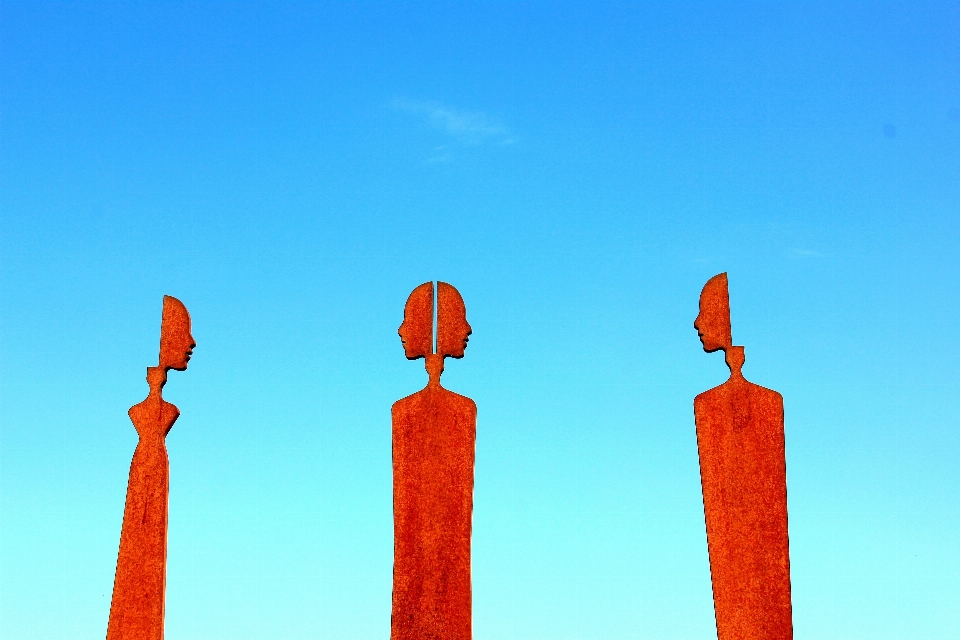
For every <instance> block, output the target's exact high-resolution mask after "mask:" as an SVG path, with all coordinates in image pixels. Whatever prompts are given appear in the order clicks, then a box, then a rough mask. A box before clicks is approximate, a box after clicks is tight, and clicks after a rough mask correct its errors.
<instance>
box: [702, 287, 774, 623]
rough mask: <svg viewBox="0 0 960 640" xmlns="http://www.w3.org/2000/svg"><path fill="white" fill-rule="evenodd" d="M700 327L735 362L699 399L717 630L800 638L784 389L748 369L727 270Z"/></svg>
mask: <svg viewBox="0 0 960 640" xmlns="http://www.w3.org/2000/svg"><path fill="white" fill-rule="evenodd" d="M693 326H694V328H696V330H697V332H698V333H699V334H700V340H701V341H702V342H703V349H704V351H706V352H708V353H709V352H712V351H717V350H719V349H722V350H723V351H724V352H725V353H726V362H727V366H729V367H730V378H729V379H728V380H727V381H726V382H724V383H723V384H722V385H720V386H719V387H715V388H713V389H710V390H709V391H705V392H703V393H701V394H700V395H698V396H697V398H696V400H694V403H693V410H694V414H695V417H696V423H697V446H698V448H699V451H700V480H701V484H702V487H703V511H704V516H705V519H706V523H707V546H708V549H709V552H710V574H711V578H712V580H713V604H714V611H715V613H716V617H717V637H718V639H719V640H786V639H789V638H793V621H792V610H791V604H790V551H789V544H788V539H787V465H786V458H785V448H784V437H783V396H781V395H780V394H779V393H777V392H776V391H772V390H770V389H766V388H764V387H761V386H759V385H756V384H753V383H752V382H748V381H747V380H746V379H745V378H744V377H743V374H742V373H741V371H740V370H741V368H742V367H743V362H744V353H743V347H735V346H733V339H732V337H731V328H730V298H729V294H728V291H727V274H726V273H721V274H720V275H717V276H714V277H713V278H711V279H710V280H709V281H708V282H707V284H706V285H705V286H704V287H703V293H701V294H700V314H699V315H698V316H697V319H696V321H695V322H694V325H693Z"/></svg>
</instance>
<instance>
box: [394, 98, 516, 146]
mask: <svg viewBox="0 0 960 640" xmlns="http://www.w3.org/2000/svg"><path fill="white" fill-rule="evenodd" d="M390 106H391V107H393V108H394V109H395V110H397V111H403V112H406V113H411V114H414V115H416V116H419V117H421V118H424V119H425V120H426V121H427V122H428V123H429V124H430V125H431V126H433V127H434V128H436V129H439V130H441V131H443V132H445V133H447V134H449V135H450V136H451V137H453V138H454V139H455V140H456V141H457V142H459V143H460V144H465V145H476V144H484V143H487V142H489V143H494V144H499V145H510V144H513V138H511V137H510V131H509V130H508V129H507V127H505V126H504V125H503V124H501V123H499V122H497V121H495V120H493V119H491V118H489V117H488V116H487V115H486V114H484V113H480V112H476V111H462V110H460V109H454V108H452V107H448V106H446V105H443V104H440V103H438V102H420V101H416V100H407V99H404V98H394V99H393V101H391V103H390ZM438 149H441V147H438ZM441 155H445V156H447V155H448V154H441ZM441 161H442V160H441Z"/></svg>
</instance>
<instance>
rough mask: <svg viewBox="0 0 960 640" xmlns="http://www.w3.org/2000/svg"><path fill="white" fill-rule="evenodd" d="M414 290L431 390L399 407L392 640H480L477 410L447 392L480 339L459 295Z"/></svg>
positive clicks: (410, 329) (416, 347) (412, 340)
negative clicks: (450, 361)
mask: <svg viewBox="0 0 960 640" xmlns="http://www.w3.org/2000/svg"><path fill="white" fill-rule="evenodd" d="M437 302H438V304H437V349H436V352H434V350H433V284H432V283H430V282H427V283H425V284H422V285H420V286H419V287H417V288H416V289H414V290H413V293H411V294H410V297H409V298H408V299H407V304H406V307H405V308H404V312H403V324H401V325H400V330H399V333H400V340H401V342H402V344H403V348H404V351H405V353H406V356H407V358H408V359H410V360H415V359H417V358H425V359H426V369H427V374H428V375H429V376H430V378H429V381H428V382H427V386H426V387H425V388H424V389H423V390H421V391H418V392H417V393H415V394H413V395H411V396H407V397H406V398H404V399H402V400H398V401H397V402H396V403H394V405H393V523H394V524H393V526H394V559H393V612H392V617H391V624H390V637H391V638H392V640H469V639H470V638H471V637H472V619H471V587H470V533H471V528H472V517H473V467H474V451H475V443H476V432H477V405H476V404H475V403H474V402H473V400H471V399H470V398H466V397H464V396H461V395H458V394H456V393H453V392H452V391H448V390H446V389H444V388H443V387H441V386H440V374H441V373H443V359H444V357H446V356H450V357H452V358H462V357H463V354H464V349H466V347H467V341H468V339H469V336H470V333H471V329H470V325H469V324H468V323H467V314H466V308H465V307H464V304H463V299H462V298H461V297H460V293H459V292H458V291H457V290H456V289H455V288H453V287H452V286H450V285H449V284H446V283H444V282H438V283H437Z"/></svg>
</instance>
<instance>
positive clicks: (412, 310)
mask: <svg viewBox="0 0 960 640" xmlns="http://www.w3.org/2000/svg"><path fill="white" fill-rule="evenodd" d="M397 333H399V334H400V343H401V344H403V351H404V353H405V354H406V356H407V359H408V360H416V359H417V358H423V357H426V356H428V355H430V354H431V353H433V283H432V282H424V283H423V284H422V285H420V286H419V287H417V288H416V289H414V290H413V292H412V293H411V294H410V297H409V298H407V304H406V306H405V307H404V308H403V322H402V323H401V324H400V328H399V329H398V330H397Z"/></svg>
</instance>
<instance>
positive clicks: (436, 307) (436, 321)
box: [430, 280, 440, 353]
mask: <svg viewBox="0 0 960 640" xmlns="http://www.w3.org/2000/svg"><path fill="white" fill-rule="evenodd" d="M430 286H431V287H433V310H432V313H433V322H432V326H433V341H432V342H431V343H430V346H431V347H433V351H431V353H438V349H439V345H438V344H437V334H438V332H439V330H440V300H439V299H438V298H437V283H436V282H434V281H432V280H431V281H430Z"/></svg>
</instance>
